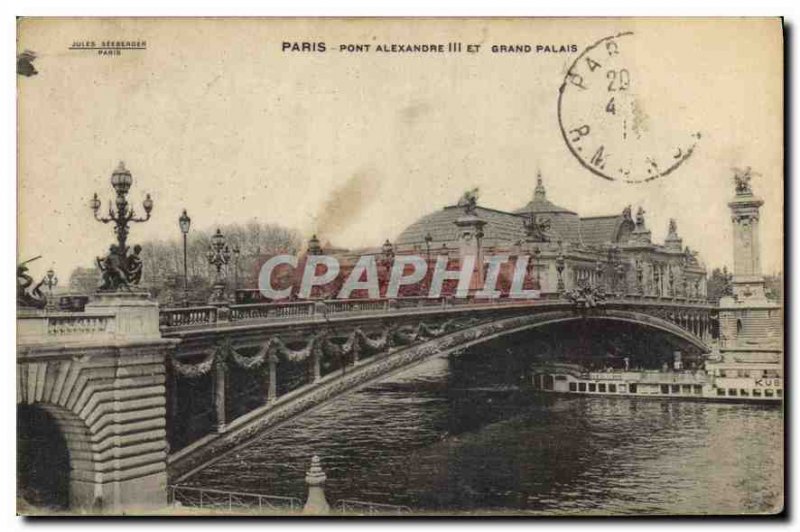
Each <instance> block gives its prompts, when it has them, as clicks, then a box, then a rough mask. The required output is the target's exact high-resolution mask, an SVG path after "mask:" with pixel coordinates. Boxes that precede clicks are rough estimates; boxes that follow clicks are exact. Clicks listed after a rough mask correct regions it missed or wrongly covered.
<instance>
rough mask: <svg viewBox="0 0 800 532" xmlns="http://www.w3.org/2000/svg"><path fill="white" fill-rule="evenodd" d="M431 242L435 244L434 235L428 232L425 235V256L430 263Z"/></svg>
mask: <svg viewBox="0 0 800 532" xmlns="http://www.w3.org/2000/svg"><path fill="white" fill-rule="evenodd" d="M431 242H433V235H431V232H430V231H428V232H427V233H425V254H426V255H427V258H428V263H430V262H431Z"/></svg>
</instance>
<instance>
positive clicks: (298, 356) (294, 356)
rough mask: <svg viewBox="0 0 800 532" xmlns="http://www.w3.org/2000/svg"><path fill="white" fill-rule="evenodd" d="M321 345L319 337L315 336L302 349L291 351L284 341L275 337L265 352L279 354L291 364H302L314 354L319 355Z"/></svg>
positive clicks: (267, 344) (270, 340)
mask: <svg viewBox="0 0 800 532" xmlns="http://www.w3.org/2000/svg"><path fill="white" fill-rule="evenodd" d="M318 343H319V335H314V336H312V337H311V339H310V340H309V341H308V343H307V344H306V346H305V347H304V348H302V349H289V348H288V347H287V346H286V344H285V343H283V340H281V339H280V338H278V337H277V336H273V337H272V338H270V339H269V340H267V343H266V344H265V345H264V350H265V351H267V352H270V351H274V352H276V353H278V354H281V355H283V356H284V357H285V358H286V359H288V360H289V361H290V362H301V361H303V360H306V359H307V358H308V357H310V356H311V355H312V354H319V353H318V352H317V353H315V351H318V345H317V344H318Z"/></svg>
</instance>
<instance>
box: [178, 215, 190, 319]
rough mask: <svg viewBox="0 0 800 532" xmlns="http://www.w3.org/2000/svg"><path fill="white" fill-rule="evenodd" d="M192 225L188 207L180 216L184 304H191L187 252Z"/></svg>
mask: <svg viewBox="0 0 800 532" xmlns="http://www.w3.org/2000/svg"><path fill="white" fill-rule="evenodd" d="M191 225H192V219H191V218H189V215H188V214H186V209H183V214H181V216H180V218H178V226H179V227H180V228H181V233H183V304H184V305H185V306H187V307H188V306H189V268H188V265H187V263H188V261H187V260H186V258H187V253H186V236H187V235H188V234H189V228H190V227H191Z"/></svg>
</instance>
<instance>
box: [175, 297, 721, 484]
mask: <svg viewBox="0 0 800 532" xmlns="http://www.w3.org/2000/svg"><path fill="white" fill-rule="evenodd" d="M713 310H714V307H712V306H711V305H710V304H708V302H706V301H703V300H696V299H694V300H690V299H686V298H659V297H652V296H618V297H614V298H612V299H607V300H605V301H599V302H597V303H596V304H592V303H589V304H587V302H586V301H580V300H579V301H570V300H565V299H563V298H559V296H558V294H548V295H545V297H544V298H542V299H539V300H489V301H474V300H453V299H449V300H448V299H443V298H439V299H427V298H401V299H398V300H392V301H389V300H335V301H330V302H325V303H323V302H293V303H265V304H251V305H231V306H230V307H221V308H220V307H210V306H209V307H196V308H181V309H164V310H162V311H161V312H160V322H161V333H162V336H163V337H164V338H167V339H172V340H177V341H178V342H177V347H176V349H175V351H174V352H173V353H172V355H171V357H170V361H171V364H170V365H171V371H169V372H168V373H169V374H170V375H171V378H170V379H169V381H168V386H167V388H168V400H167V403H168V407H167V417H168V421H167V426H168V427H169V426H174V425H175V419H174V418H173V417H172V416H175V415H177V413H178V412H179V407H180V405H179V404H177V397H178V394H177V393H176V392H175V390H176V388H177V382H176V379H183V378H187V379H192V378H197V377H198V376H200V375H209V374H211V375H212V380H213V383H214V386H213V389H214V390H213V397H214V412H215V413H214V415H215V427H214V429H213V430H212V432H211V433H209V434H206V435H205V436H202V437H200V438H199V439H198V440H196V441H194V442H192V443H190V444H189V445H187V446H186V447H183V448H182V449H180V450H177V451H176V452H173V453H171V454H170V455H169V456H168V458H167V473H168V477H169V479H170V482H171V483H172V484H175V483H179V482H182V481H184V480H185V479H187V478H188V477H190V476H191V475H192V474H194V473H195V472H197V471H199V470H201V469H203V468H204V467H207V466H208V465H210V464H212V463H214V462H216V461H218V460H220V459H222V458H223V457H224V456H225V455H226V454H227V453H229V452H231V451H233V450H235V449H237V448H239V447H240V446H242V445H245V444H247V443H248V442H249V441H251V440H252V439H254V438H256V437H258V436H260V435H262V434H264V433H266V432H268V431H271V430H274V429H276V428H278V427H280V426H282V425H284V424H286V423H288V422H290V421H293V420H296V419H297V418H298V416H301V415H303V414H304V413H307V412H310V411H312V410H314V409H317V408H319V407H322V406H323V405H325V404H326V403H327V402H328V401H330V400H333V399H335V398H337V397H341V396H343V395H345V394H348V393H352V392H354V391H356V390H358V389H360V388H362V387H364V386H367V385H369V384H371V383H373V382H375V381H378V380H380V379H383V378H385V377H387V376H389V375H391V374H392V373H395V372H399V371H403V370H405V369H407V368H409V367H411V366H412V365H414V364H416V363H419V362H422V361H423V360H425V359H427V358H428V357H430V356H433V355H437V354H446V353H449V352H454V351H459V350H463V349H465V348H467V347H470V346H472V345H475V344H479V343H482V342H486V341H489V340H491V339H494V338H497V337H500V336H503V335H508V334H513V333H516V332H520V331H524V330H528V329H532V328H535V327H540V326H544V325H550V324H554V323H559V322H566V321H574V320H607V321H616V322H627V323H635V324H638V325H640V326H643V327H647V328H651V329H656V330H660V331H663V332H666V333H669V334H671V335H673V336H676V337H678V338H680V339H681V340H683V341H684V342H685V343H686V344H688V345H691V346H694V348H696V349H697V350H699V351H701V352H707V351H709V348H708V346H707V343H706V342H708V341H709V340H710V339H711V337H712V329H713V327H712V320H713V316H712V311H713ZM298 345H302V347H295V348H292V347H291V346H298ZM246 351H251V352H252V351H255V354H249V355H245V354H244V353H245V352H246ZM325 357H327V360H328V361H330V360H335V361H338V362H337V363H335V364H332V365H331V364H329V365H328V367H327V368H326V367H325V365H323V364H321V361H322V360H323V359H325ZM286 361H292V362H295V363H297V362H302V363H305V364H306V367H307V379H306V381H305V382H304V383H303V385H301V386H299V387H297V388H295V389H292V390H291V391H289V392H287V393H285V394H283V395H280V396H278V395H277V387H276V381H277V371H278V369H277V368H278V366H279V365H282V364H284V363H285V362H286ZM232 365H234V366H238V367H239V368H240V369H246V370H251V371H257V370H264V369H266V368H268V372H267V371H264V373H268V375H267V376H266V377H265V379H266V381H267V390H268V391H267V394H266V395H267V396H266V397H265V398H264V399H265V400H264V404H263V405H262V406H260V407H257V408H255V409H254V410H252V411H250V412H249V413H247V414H244V415H242V416H240V417H238V418H236V419H233V420H231V421H230V422H229V421H228V420H227V419H226V416H225V413H226V400H227V398H226V382H227V377H226V373H227V371H229V368H230V366H232ZM326 370H327V373H326Z"/></svg>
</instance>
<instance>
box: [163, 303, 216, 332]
mask: <svg viewBox="0 0 800 532" xmlns="http://www.w3.org/2000/svg"><path fill="white" fill-rule="evenodd" d="M217 310H218V309H217V307H214V306H211V305H207V306H202V307H185V308H167V309H162V310H161V311H159V319H158V323H159V325H160V326H161V327H183V326H186V325H208V324H212V323H216V321H217Z"/></svg>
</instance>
